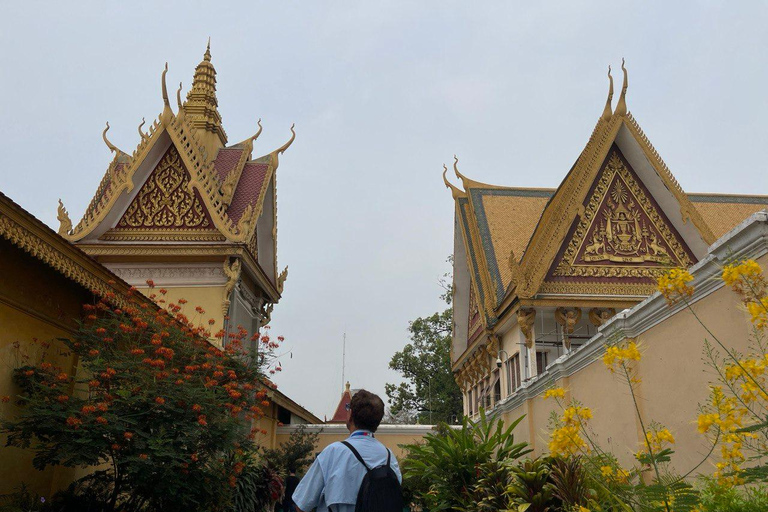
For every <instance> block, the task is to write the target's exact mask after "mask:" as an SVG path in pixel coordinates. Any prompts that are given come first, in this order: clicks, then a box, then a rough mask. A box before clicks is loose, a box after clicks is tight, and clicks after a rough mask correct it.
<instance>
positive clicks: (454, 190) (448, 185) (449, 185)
mask: <svg viewBox="0 0 768 512" xmlns="http://www.w3.org/2000/svg"><path fill="white" fill-rule="evenodd" d="M443 183H445V186H446V188H448V189H450V191H451V195H452V196H453V198H454V199H458V198H459V197H467V194H466V193H464V191H462V190H460V189H459V188H457V187H456V186H455V185H453V183H451V182H450V181H448V166H447V165H445V164H443Z"/></svg>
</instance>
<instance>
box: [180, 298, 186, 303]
mask: <svg viewBox="0 0 768 512" xmlns="http://www.w3.org/2000/svg"><path fill="white" fill-rule="evenodd" d="M186 303H187V299H179V304H186Z"/></svg>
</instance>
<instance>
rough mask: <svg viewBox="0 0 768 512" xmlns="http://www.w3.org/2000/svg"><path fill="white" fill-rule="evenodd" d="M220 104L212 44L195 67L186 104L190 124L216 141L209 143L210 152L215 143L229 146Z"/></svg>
mask: <svg viewBox="0 0 768 512" xmlns="http://www.w3.org/2000/svg"><path fill="white" fill-rule="evenodd" d="M218 106H219V102H218V99H217V98H216V69H215V68H214V67H213V64H212V63H211V42H210V39H209V40H208V45H207V47H206V49H205V54H203V60H202V61H200V63H199V64H198V65H197V67H195V75H194V78H193V79H192V87H191V88H190V90H189V92H188V93H187V100H186V101H185V102H184V110H185V114H186V115H187V116H188V117H189V122H190V124H191V125H192V127H194V128H195V129H196V130H198V131H199V132H202V133H207V134H210V135H211V136H212V138H213V139H214V140H212V141H208V142H209V145H210V147H209V151H211V150H212V148H213V144H214V143H215V144H216V145H218V147H223V146H226V145H227V134H226V132H225V131H224V127H223V126H222V123H221V114H219V110H218Z"/></svg>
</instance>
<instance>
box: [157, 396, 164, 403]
mask: <svg viewBox="0 0 768 512" xmlns="http://www.w3.org/2000/svg"><path fill="white" fill-rule="evenodd" d="M155 403H157V404H158V405H163V404H164V403H165V398H163V397H161V396H158V397H155Z"/></svg>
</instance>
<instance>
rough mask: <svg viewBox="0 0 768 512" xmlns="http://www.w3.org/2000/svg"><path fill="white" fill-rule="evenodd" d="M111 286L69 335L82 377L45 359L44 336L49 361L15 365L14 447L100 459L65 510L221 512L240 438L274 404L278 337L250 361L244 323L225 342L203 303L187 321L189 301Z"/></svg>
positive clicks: (246, 439)
mask: <svg viewBox="0 0 768 512" xmlns="http://www.w3.org/2000/svg"><path fill="white" fill-rule="evenodd" d="M160 292H161V294H164V293H165V291H164V290H161V291H160ZM111 295H112V296H111V298H110V297H106V298H103V299H102V300H100V301H99V302H98V303H97V304H96V305H89V304H86V305H85V306H84V309H85V311H86V320H85V322H83V323H82V324H81V325H80V327H79V329H78V330H77V331H76V332H75V333H74V336H73V337H72V339H66V340H61V341H62V342H63V344H64V345H65V346H66V347H67V349H68V350H69V351H71V352H72V353H73V354H75V355H76V356H77V357H78V361H79V363H78V364H79V367H80V371H78V372H77V374H76V375H74V376H73V375H70V374H69V373H67V372H66V371H65V369H64V368H60V367H57V366H55V365H53V364H51V363H49V362H47V361H46V355H45V350H48V348H49V347H51V345H50V344H49V343H47V342H42V341H41V342H40V344H41V345H42V346H43V348H44V351H43V354H42V358H41V361H40V362H39V363H38V364H24V366H21V367H18V368H16V369H15V370H14V371H13V378H14V382H15V383H16V384H17V385H18V394H17V396H16V401H17V403H18V404H19V405H20V406H22V408H21V412H20V414H19V415H18V417H16V418H14V419H4V420H3V421H2V424H1V427H0V433H3V434H6V435H7V436H8V437H7V441H6V445H7V446H18V447H22V448H31V449H32V450H33V451H34V453H35V457H34V460H33V463H34V466H35V468H36V469H39V470H42V469H45V468H47V467H49V466H64V467H81V468H85V467H89V468H99V469H98V470H97V471H95V472H92V473H90V474H89V475H87V476H86V477H83V478H82V479H80V480H78V481H76V482H75V483H73V484H72V486H70V488H69V489H68V491H66V492H64V493H61V496H60V500H61V501H62V503H60V505H61V508H63V509H66V510H99V511H104V512H111V511H114V510H122V511H125V512H132V511H140V510H163V511H172V510H180V511H181V510H192V509H196V510H211V511H215V510H222V509H224V508H225V505H226V503H227V501H228V500H229V495H230V489H232V488H234V487H235V486H236V484H237V479H238V478H239V476H240V473H241V472H242V470H243V468H244V465H245V463H244V462H243V461H241V460H239V455H237V452H239V451H241V450H238V449H237V447H239V446H246V445H248V444H249V443H251V439H253V437H254V436H255V435H256V432H257V431H256V430H255V427H253V425H254V423H253V422H254V421H255V420H258V419H259V418H261V417H262V416H263V415H264V412H263V409H262V408H263V407H266V406H268V405H269V402H268V401H267V399H266V398H267V394H268V391H269V388H272V387H273V385H272V384H271V383H270V382H269V381H267V380H266V378H265V376H264V370H265V369H266V365H267V364H269V361H271V353H272V348H273V347H274V346H276V344H275V342H272V341H270V337H269V335H267V334H266V333H265V334H264V335H263V336H261V338H260V340H261V342H262V344H263V345H264V347H263V349H262V351H261V353H262V354H264V356H265V357H264V358H260V359H259V360H258V361H254V360H252V358H250V357H249V356H248V353H247V351H245V349H244V343H243V341H244V338H245V336H246V334H247V333H246V332H245V330H243V329H238V332H233V333H229V334H228V340H229V343H228V345H227V346H226V348H224V349H219V348H217V347H215V346H213V345H212V344H210V343H209V342H208V340H207V338H208V337H209V336H210V333H209V332H208V331H207V325H204V324H203V322H202V321H201V320H202V319H203V318H202V315H203V314H204V311H203V310H202V309H201V308H197V309H196V314H195V315H194V317H193V318H192V319H190V318H187V317H186V316H185V315H184V312H183V306H182V304H183V303H184V302H186V301H183V299H182V300H179V301H178V302H179V304H168V306H167V310H163V309H156V308H154V307H151V306H150V305H149V304H148V303H147V302H145V301H140V300H136V301H132V300H130V299H128V298H126V299H125V304H124V305H122V307H117V306H115V305H114V303H113V302H112V301H111V299H114V298H115V296H114V294H111ZM223 334H224V333H219V334H218V335H217V336H223ZM24 361H26V360H24ZM9 398H10V397H9ZM249 428H250V431H249ZM264 433H266V432H264ZM227 454H233V457H226V455H227ZM228 460H230V461H231V463H228V462H227V461H228ZM57 499H59V498H55V499H54V500H51V501H56V500H57ZM65 503H66V504H67V505H66V506H65V505H64V504H65Z"/></svg>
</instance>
